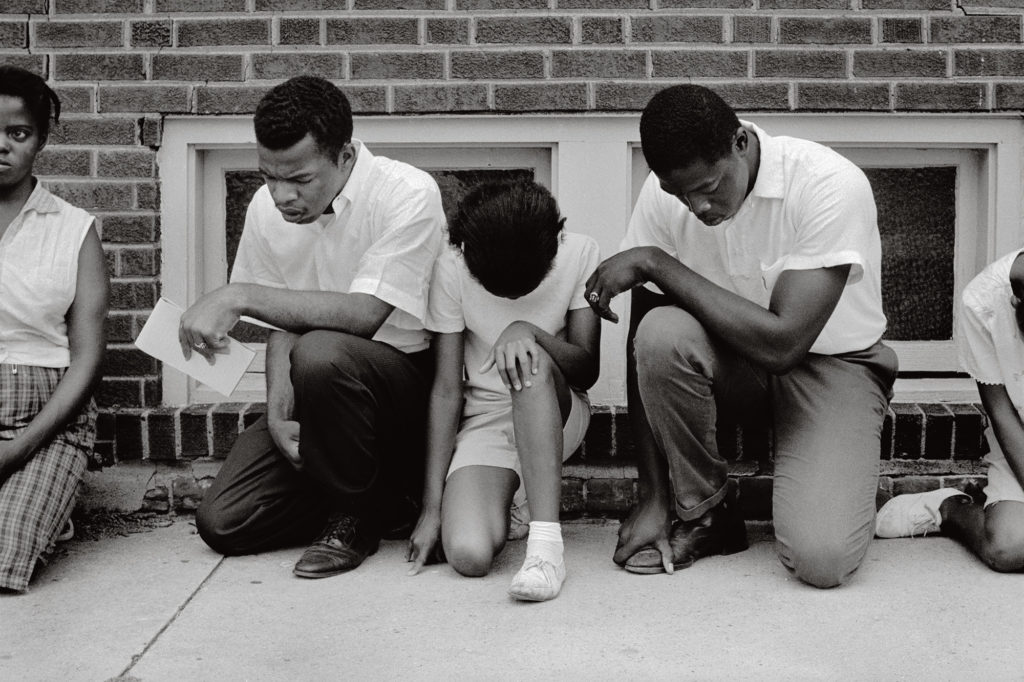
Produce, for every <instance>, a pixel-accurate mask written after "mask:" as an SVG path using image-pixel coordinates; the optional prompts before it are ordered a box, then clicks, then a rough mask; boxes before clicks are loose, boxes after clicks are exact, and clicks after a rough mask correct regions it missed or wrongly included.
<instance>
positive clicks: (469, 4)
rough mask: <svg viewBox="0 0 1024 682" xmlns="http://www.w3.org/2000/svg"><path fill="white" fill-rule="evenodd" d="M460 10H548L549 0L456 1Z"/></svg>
mask: <svg viewBox="0 0 1024 682" xmlns="http://www.w3.org/2000/svg"><path fill="white" fill-rule="evenodd" d="M455 8H456V9H459V10H488V9H547V8H548V0H456V2H455Z"/></svg>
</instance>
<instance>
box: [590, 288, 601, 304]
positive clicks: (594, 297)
mask: <svg viewBox="0 0 1024 682" xmlns="http://www.w3.org/2000/svg"><path fill="white" fill-rule="evenodd" d="M587 300H588V301H589V302H591V303H597V302H598V301H599V300H601V297H600V296H598V295H597V292H596V291H591V292H590V294H589V295H588V296H587Z"/></svg>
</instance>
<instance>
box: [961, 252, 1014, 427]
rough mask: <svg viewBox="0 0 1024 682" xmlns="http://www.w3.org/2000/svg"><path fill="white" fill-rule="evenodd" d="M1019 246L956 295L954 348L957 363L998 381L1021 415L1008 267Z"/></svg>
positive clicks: (990, 381) (979, 376)
mask: <svg viewBox="0 0 1024 682" xmlns="http://www.w3.org/2000/svg"><path fill="white" fill-rule="evenodd" d="M1020 252H1021V250H1020V249H1015V250H1014V251H1012V252H1010V253H1008V254H1006V255H1005V256H1003V257H1001V258H1000V259H999V260H997V261H995V262H993V263H990V264H989V265H988V266H987V267H986V268H985V269H984V270H982V271H981V272H980V273H979V274H978V275H977V276H976V277H975V278H974V279H972V280H971V282H970V283H969V284H968V285H967V287H966V288H965V289H964V293H963V294H962V295H961V298H960V304H961V308H960V315H959V318H958V319H959V321H958V324H959V327H960V333H959V334H958V335H957V351H958V355H959V358H960V364H961V366H962V367H963V368H964V369H965V370H966V371H967V373H968V374H970V375H971V376H972V377H973V378H974V379H975V380H976V381H979V382H981V383H983V384H1002V385H1004V386H1005V387H1006V392H1007V394H1008V395H1009V396H1010V401H1011V402H1012V403H1013V406H1014V407H1016V408H1017V412H1018V413H1020V414H1021V416H1022V417H1024V340H1022V339H1021V333H1020V329H1018V328H1017V321H1016V318H1015V317H1014V311H1013V306H1012V305H1011V304H1010V299H1011V297H1012V296H1013V291H1012V290H1011V289H1010V267H1011V266H1012V265H1013V261H1014V259H1015V258H1016V257H1017V254H1019V253H1020Z"/></svg>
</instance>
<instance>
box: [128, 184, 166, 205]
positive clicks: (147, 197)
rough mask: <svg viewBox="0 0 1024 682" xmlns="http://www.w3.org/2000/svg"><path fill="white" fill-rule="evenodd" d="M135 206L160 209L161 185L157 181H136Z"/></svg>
mask: <svg viewBox="0 0 1024 682" xmlns="http://www.w3.org/2000/svg"><path fill="white" fill-rule="evenodd" d="M134 189H135V208H142V209H149V210H151V211H159V210H160V185H158V184H157V183H155V182H136V183H134Z"/></svg>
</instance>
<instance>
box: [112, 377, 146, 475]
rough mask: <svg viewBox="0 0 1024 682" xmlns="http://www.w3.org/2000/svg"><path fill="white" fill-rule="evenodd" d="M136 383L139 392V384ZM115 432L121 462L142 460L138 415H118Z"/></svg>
mask: <svg viewBox="0 0 1024 682" xmlns="http://www.w3.org/2000/svg"><path fill="white" fill-rule="evenodd" d="M104 383H106V382H104ZM134 383H135V386H136V391H138V388H137V387H138V383H137V382H134ZM114 432H115V435H114V438H115V445H114V447H115V448H116V452H117V459H118V460H119V461H126V460H130V459H141V458H142V451H143V447H142V419H140V416H139V415H138V414H133V413H124V414H118V415H117V416H116V417H115V418H114Z"/></svg>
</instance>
